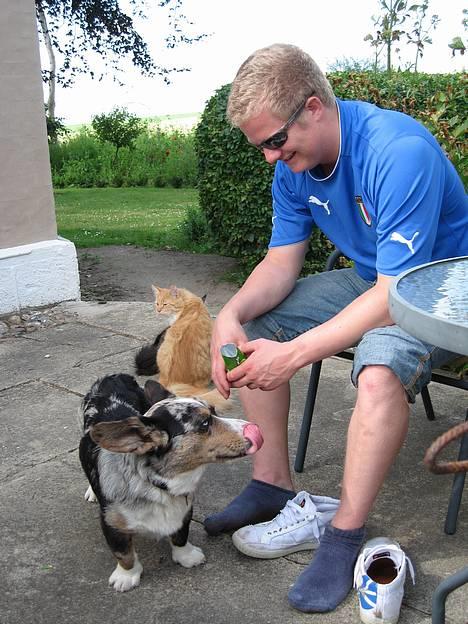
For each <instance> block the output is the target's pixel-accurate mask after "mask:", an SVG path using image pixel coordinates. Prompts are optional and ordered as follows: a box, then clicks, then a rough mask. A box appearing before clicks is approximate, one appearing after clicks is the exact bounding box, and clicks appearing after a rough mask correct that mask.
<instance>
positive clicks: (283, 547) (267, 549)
mask: <svg viewBox="0 0 468 624" xmlns="http://www.w3.org/2000/svg"><path fill="white" fill-rule="evenodd" d="M339 504H340V501H339V500H338V499H336V498H330V497H328V496H314V495H313V494H309V493H308V492H299V493H298V494H296V496H295V497H294V498H293V499H292V500H289V501H288V502H287V503H286V506H285V507H284V508H283V509H282V510H281V511H280V512H279V514H278V515H277V516H275V518H273V520H270V521H269V522H260V523H259V524H251V525H248V526H245V527H242V528H241V529H238V530H237V531H236V532H235V533H234V534H233V536H232V541H233V543H234V546H235V547H236V548H237V549H238V550H240V552H241V553H244V555H248V556H249V557H257V558H259V559H274V558H275V557H283V556H284V555H289V554H291V553H294V552H297V551H299V550H310V549H312V548H317V547H318V545H319V543H320V538H321V536H322V535H323V532H324V530H325V526H326V525H327V524H328V523H329V522H330V521H331V520H332V518H333V516H334V515H335V513H336V511H337V509H338V505H339Z"/></svg>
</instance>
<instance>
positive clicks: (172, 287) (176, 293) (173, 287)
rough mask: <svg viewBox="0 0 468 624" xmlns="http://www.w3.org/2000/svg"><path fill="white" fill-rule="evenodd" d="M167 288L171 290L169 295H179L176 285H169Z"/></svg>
mask: <svg viewBox="0 0 468 624" xmlns="http://www.w3.org/2000/svg"><path fill="white" fill-rule="evenodd" d="M169 290H170V291H171V295H172V297H178V296H179V289H178V288H177V286H174V285H173V286H171V287H170V288H169Z"/></svg>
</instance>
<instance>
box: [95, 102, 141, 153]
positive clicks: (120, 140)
mask: <svg viewBox="0 0 468 624" xmlns="http://www.w3.org/2000/svg"><path fill="white" fill-rule="evenodd" d="M91 125H92V127H93V130H94V132H95V133H96V134H97V137H98V139H99V140H100V141H102V142H105V141H108V142H109V143H112V145H114V147H115V154H114V163H115V161H116V159H117V154H118V151H119V149H120V148H121V147H130V148H131V147H133V144H134V142H135V139H136V138H137V137H138V135H139V134H141V133H142V132H143V130H144V123H143V122H142V121H141V119H139V118H138V117H137V116H136V115H133V114H132V113H129V112H128V110H127V109H126V108H119V107H115V108H114V109H113V110H112V111H111V112H110V113H109V114H108V115H106V114H104V113H103V114H102V115H95V116H94V117H93V119H92V121H91Z"/></svg>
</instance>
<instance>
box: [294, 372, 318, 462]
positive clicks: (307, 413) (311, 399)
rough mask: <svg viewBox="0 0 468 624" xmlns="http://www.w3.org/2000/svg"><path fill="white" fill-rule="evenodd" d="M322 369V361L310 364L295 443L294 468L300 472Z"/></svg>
mask: <svg viewBox="0 0 468 624" xmlns="http://www.w3.org/2000/svg"><path fill="white" fill-rule="evenodd" d="M321 370H322V362H321V361H320V362H315V363H314V364H312V370H311V371H310V378H309V389H308V390H307V399H306V404H305V407H304V415H303V416H302V425H301V433H300V435H299V442H298V444H297V452H296V460H295V462H294V470H295V471H296V472H302V471H303V470H304V460H305V455H306V452H307V444H308V442H309V433H310V426H311V424H312V416H313V413H314V407H315V398H316V396H317V388H318V383H319V379H320V371H321Z"/></svg>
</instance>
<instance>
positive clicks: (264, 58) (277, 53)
mask: <svg viewBox="0 0 468 624" xmlns="http://www.w3.org/2000/svg"><path fill="white" fill-rule="evenodd" d="M311 95H316V96H317V97H318V98H320V100H321V101H322V103H323V104H324V105H325V106H327V107H332V106H333V105H334V103H335V95H334V93H333V90H332V88H331V85H330V83H329V82H328V80H327V78H326V77H325V75H324V73H323V72H322V70H321V69H320V68H319V66H318V65H317V63H316V62H315V61H314V60H313V59H312V57H310V56H309V55H308V54H307V53H306V52H304V51H303V50H301V49H300V48H298V47H297V46H294V45H289V44H286V43H274V44H273V45H270V46H268V47H266V48H261V49H260V50H256V51H255V52H254V53H253V54H251V55H250V56H249V58H248V59H247V60H246V61H244V63H242V65H241V66H240V68H239V71H238V72H237V74H236V77H235V78H234V81H233V83H232V85H231V92H230V95H229V100H228V106H227V116H228V119H229V121H230V122H231V124H232V125H233V126H239V125H241V124H242V123H244V122H245V121H247V120H248V119H251V118H252V117H255V116H256V115H259V114H260V113H261V112H262V111H263V110H265V109H266V110H268V111H269V112H271V113H272V114H273V115H276V116H277V117H280V118H283V119H287V118H288V117H289V116H290V115H291V114H292V113H293V112H294V110H295V109H296V108H298V107H300V105H301V103H302V102H304V101H305V100H306V99H307V98H308V97H310V96H311Z"/></svg>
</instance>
